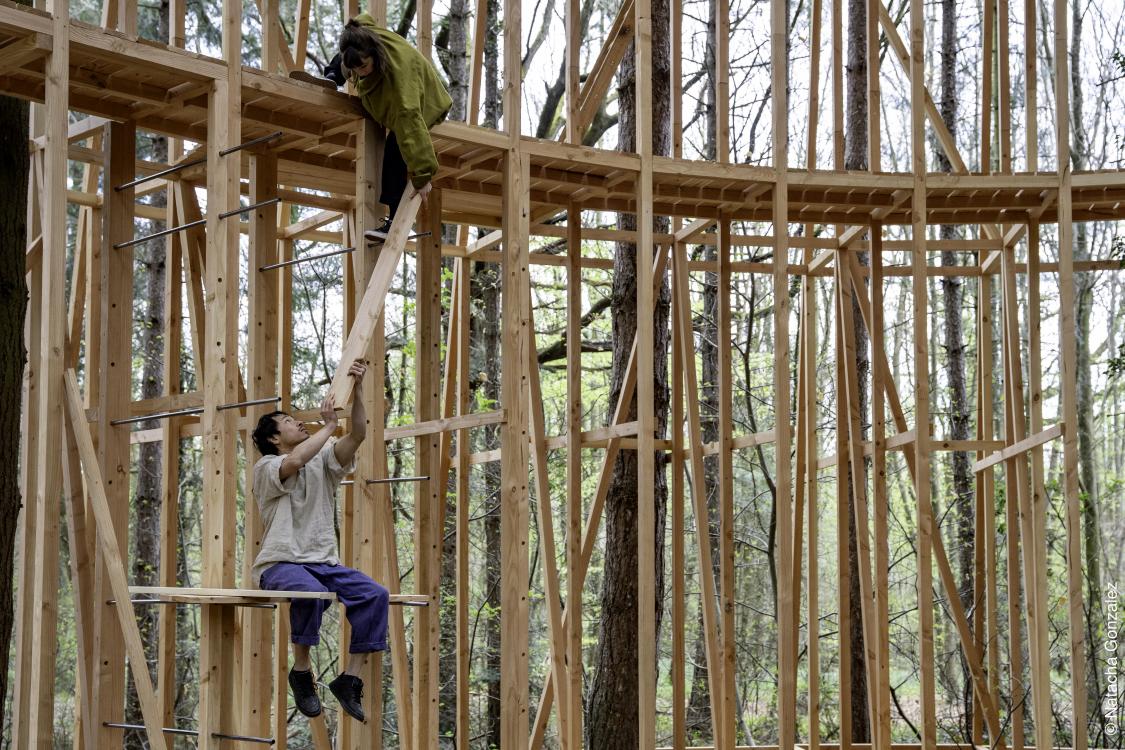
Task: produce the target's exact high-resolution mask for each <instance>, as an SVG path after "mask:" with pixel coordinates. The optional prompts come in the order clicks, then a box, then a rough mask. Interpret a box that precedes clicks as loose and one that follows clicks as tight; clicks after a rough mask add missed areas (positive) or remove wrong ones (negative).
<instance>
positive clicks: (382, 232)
mask: <svg viewBox="0 0 1125 750" xmlns="http://www.w3.org/2000/svg"><path fill="white" fill-rule="evenodd" d="M390 233H391V217H389V216H388V217H387V218H386V219H384V220H383V224H382V226H380V227H379V228H378V229H368V230H367V231H366V232H364V233H363V239H365V240H367V241H368V242H379V243H382V242H386V241H387V235H388V234H390Z"/></svg>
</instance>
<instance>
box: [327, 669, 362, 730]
mask: <svg viewBox="0 0 1125 750" xmlns="http://www.w3.org/2000/svg"><path fill="white" fill-rule="evenodd" d="M328 689H329V690H331V691H332V695H334V696H336V700H337V701H339V702H340V708H342V709H344V713H346V714H347V715H348V716H350V717H352V718H353V719H355V720H356V721H367V719H366V718H365V717H364V715H363V680H361V679H359V678H358V677H353V676H352V675H350V674H347V673H344V674H341V675H340V676H339V677H337V678H336V679H334V680H332V682H330V683H328Z"/></svg>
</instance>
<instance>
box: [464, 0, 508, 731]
mask: <svg viewBox="0 0 1125 750" xmlns="http://www.w3.org/2000/svg"><path fill="white" fill-rule="evenodd" d="M487 13H488V18H487V19H486V23H485V25H486V27H487V29H488V34H487V36H486V38H485V42H484V81H483V83H484V89H485V90H484V125H485V127H492V128H495V127H496V124H497V123H498V122H499V121H500V114H501V99H500V87H499V70H500V68H499V55H498V47H497V42H496V40H497V37H499V36H500V27H499V18H500V3H499V0H488V5H487ZM471 276H472V278H471V281H470V295H471V308H472V310H473V311H475V313H476V314H475V315H474V316H473V317H472V319H471V321H470V326H471V328H472V335H471V336H470V341H471V342H473V343H472V351H471V356H472V363H471V365H470V370H471V372H473V373H482V375H480V376H476V375H474V381H473V383H472V389H473V400H474V401H476V402H479V401H481V400H484V401H485V402H486V403H490V404H498V403H500V326H499V321H500V268H499V266H498V265H496V264H495V263H476V264H474V267H473V270H472V274H471ZM478 377H479V379H476V378H478ZM481 433H482V436H483V445H481V448H483V449H484V450H492V449H495V448H499V447H500V430H499V428H498V426H497V425H489V426H487V427H485V428H484V429H483V430H481ZM481 468H482V471H481V475H482V481H483V485H484V486H483V487H482V491H483V492H482V496H483V497H484V503H485V508H487V511H486V512H485V518H484V537H485V539H484V548H485V553H484V555H485V563H484V591H485V604H486V607H485V610H484V612H483V614H482V617H483V618H484V621H485V622H484V631H485V649H484V662H485V667H484V678H483V682H484V684H485V694H486V702H485V703H486V708H485V722H484V727H483V731H481V732H478V734H480V735H483V738H484V740H485V746H486V747H489V748H498V747H500V464H499V463H497V462H495V461H493V462H490V463H487V464H484V465H483V466H482V467H481Z"/></svg>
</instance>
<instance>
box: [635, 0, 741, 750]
mask: <svg viewBox="0 0 1125 750" xmlns="http://www.w3.org/2000/svg"><path fill="white" fill-rule="evenodd" d="M634 13H635V18H636V30H635V35H634V39H633V41H634V51H635V54H636V103H637V107H636V109H637V114H636V148H637V154H638V155H639V156H640V161H641V168H640V174H638V175H637V214H636V217H637V252H636V264H637V338H636V341H637V672H638V674H637V701H638V711H637V721H638V724H639V726H638V733H637V742H638V745H639V746H640V747H642V748H648V747H655V745H656V618H655V614H654V613H655V609H656V542H657V540H656V527H655V519H656V506H655V503H656V496H655V484H654V482H655V477H654V475H655V472H656V456H655V448H656V445H655V439H656V412H655V402H654V394H655V391H654V389H655V374H654V370H653V367H654V365H653V362H654V357H655V354H654V351H653V323H654V312H653V311H654V308H655V304H654V303H655V295H654V293H653V291H654V290H653V288H652V284H653V272H652V260H653V244H652V242H653V238H652V223H653V220H654V218H655V217H654V216H653V208H652V198H653V194H652V193H653V186H652V107H653V100H652V7H651V3H650V2H649V0H635V5H634ZM720 338H721V337H720ZM661 544H663V540H661Z"/></svg>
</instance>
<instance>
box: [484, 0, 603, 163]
mask: <svg viewBox="0 0 1125 750" xmlns="http://www.w3.org/2000/svg"><path fill="white" fill-rule="evenodd" d="M581 15H582V8H581V4H580V3H579V0H566V140H567V142H569V143H580V142H581V141H582V133H581V132H580V131H579V128H578V118H579V114H578V95H579V94H580V93H581V90H582V84H581V83H580V82H579V77H578V76H579V65H580V64H581V58H582V29H581V28H580V27H579V25H580V23H581ZM474 41H475V39H474ZM475 73H476V71H474V81H475V80H476V78H475ZM473 114H474V115H475V114H476V113H475V112H474V113H473Z"/></svg>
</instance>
